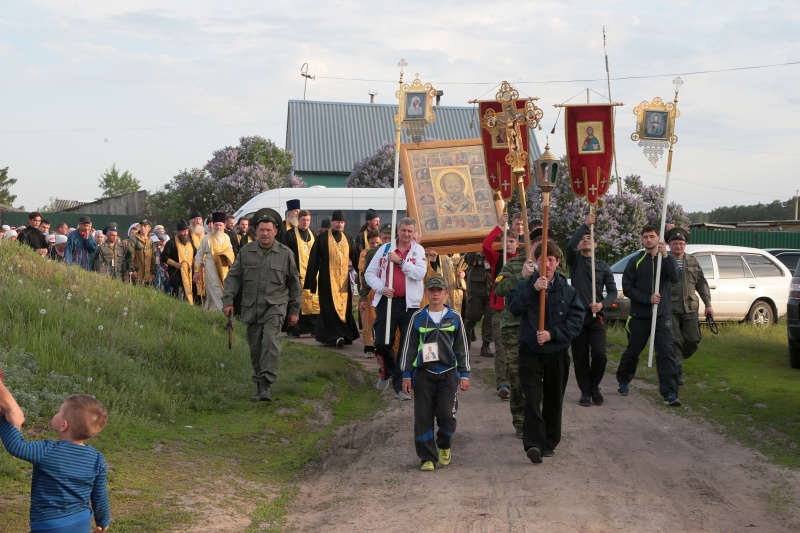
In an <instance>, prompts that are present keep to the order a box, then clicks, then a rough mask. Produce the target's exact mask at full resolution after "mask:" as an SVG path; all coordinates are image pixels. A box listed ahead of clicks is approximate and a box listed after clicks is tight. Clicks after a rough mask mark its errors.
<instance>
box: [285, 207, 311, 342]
mask: <svg viewBox="0 0 800 533" xmlns="http://www.w3.org/2000/svg"><path fill="white" fill-rule="evenodd" d="M310 225H311V213H310V212H308V211H306V210H305V209H301V210H300V212H299V213H298V217H297V226H295V227H294V228H293V229H292V230H290V231H289V232H287V233H286V246H288V247H289V249H290V250H292V253H293V254H294V262H295V264H296V265H297V269H298V270H299V271H300V285H301V286H302V285H303V283H304V282H305V277H306V272H307V270H308V259H309V257H310V256H311V249H312V248H313V246H314V243H315V242H316V239H315V238H314V232H313V231H311V229H310V228H309V226H310ZM301 303H302V307H301V309H300V320H299V321H298V322H297V325H296V326H295V327H294V328H292V329H290V330H289V336H290V337H299V336H300V335H303V334H305V333H314V331H315V330H316V327H317V317H318V316H319V297H318V296H317V295H316V294H312V293H311V291H309V290H308V289H303V296H302V299H301Z"/></svg>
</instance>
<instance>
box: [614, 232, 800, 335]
mask: <svg viewBox="0 0 800 533" xmlns="http://www.w3.org/2000/svg"><path fill="white" fill-rule="evenodd" d="M639 252H641V250H639V251H638V252H634V253H632V254H630V255H628V256H627V257H624V258H623V259H621V260H619V261H617V262H616V263H614V265H612V266H611V272H612V273H613V274H614V280H615V281H616V282H617V287H618V288H619V291H620V292H619V298H618V299H617V302H616V304H615V305H613V306H611V307H609V308H608V309H607V310H606V311H605V312H604V315H605V317H606V318H607V319H609V320H626V319H627V318H628V313H629V311H630V300H628V299H627V298H625V296H624V294H623V292H622V273H623V272H624V271H625V265H627V264H628V260H629V259H630V258H631V257H633V256H635V255H637V254H638V253H639ZM686 253H689V254H692V255H693V256H694V257H695V258H696V259H697V262H698V263H700V267H701V268H702V269H703V274H705V277H706V280H707V281H708V287H709V288H710V289H711V305H712V306H713V307H714V319H715V320H717V321H728V322H741V321H747V322H750V323H751V324H754V325H757V326H762V327H765V326H768V325H769V324H774V323H776V322H777V321H778V318H779V317H782V316H784V315H786V305H787V302H788V300H789V280H790V279H791V277H792V276H791V273H790V272H789V269H787V268H786V266H785V265H784V264H783V263H781V262H780V261H778V260H776V259H775V257H773V256H772V255H770V254H769V253H767V252H766V251H764V250H759V249H758V248H747V247H744V246H724V245H720V244H687V245H686ZM704 309H705V306H704V305H703V302H700V311H699V313H700V317H701V319H702V317H703V316H704V311H703V310H704Z"/></svg>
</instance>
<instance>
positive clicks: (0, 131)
mask: <svg viewBox="0 0 800 533" xmlns="http://www.w3.org/2000/svg"><path fill="white" fill-rule="evenodd" d="M270 124H283V122H254V123H244V124H201V125H198V126H141V127H131V128H78V129H47V130H0V134H3V133H80V132H90V131H136V130H142V131H144V130H180V129H194V128H232V127H239V126H268V125H270Z"/></svg>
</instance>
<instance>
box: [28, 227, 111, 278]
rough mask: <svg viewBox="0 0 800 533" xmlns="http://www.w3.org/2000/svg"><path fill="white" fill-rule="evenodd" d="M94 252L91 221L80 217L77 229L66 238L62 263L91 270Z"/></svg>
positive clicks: (94, 244) (94, 243)
mask: <svg viewBox="0 0 800 533" xmlns="http://www.w3.org/2000/svg"><path fill="white" fill-rule="evenodd" d="M36 231H39V230H38V229H37V230H36ZM40 235H41V234H40ZM95 252H97V243H96V242H95V241H94V232H93V231H92V219H91V218H89V217H86V216H84V217H81V218H80V219H78V229H77V230H76V231H73V232H72V234H71V235H70V236H69V237H67V248H66V249H65V250H64V262H65V263H66V264H68V265H78V266H80V267H82V268H84V269H86V270H92V266H93V264H94V254H95Z"/></svg>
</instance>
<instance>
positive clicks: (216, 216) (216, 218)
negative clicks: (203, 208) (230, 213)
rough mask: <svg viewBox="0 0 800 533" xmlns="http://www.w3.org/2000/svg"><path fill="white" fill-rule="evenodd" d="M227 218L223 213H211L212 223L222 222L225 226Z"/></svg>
mask: <svg viewBox="0 0 800 533" xmlns="http://www.w3.org/2000/svg"><path fill="white" fill-rule="evenodd" d="M227 218H228V217H227V216H226V215H225V213H223V212H222V211H217V212H216V213H211V222H222V223H223V224H224V223H225V220H226V219H227Z"/></svg>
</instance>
